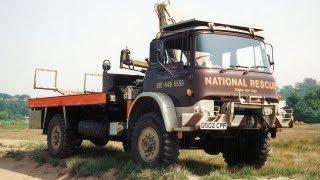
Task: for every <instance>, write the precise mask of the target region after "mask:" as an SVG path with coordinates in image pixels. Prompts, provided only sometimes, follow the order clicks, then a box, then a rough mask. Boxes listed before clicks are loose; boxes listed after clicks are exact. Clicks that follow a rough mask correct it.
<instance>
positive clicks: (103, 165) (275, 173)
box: [0, 124, 320, 179]
mask: <svg viewBox="0 0 320 180" xmlns="http://www.w3.org/2000/svg"><path fill="white" fill-rule="evenodd" d="M0 139H3V141H9V142H10V141H13V142H15V141H17V140H25V141H23V142H20V141H19V143H12V144H10V143H9V144H8V143H1V141H0V153H1V158H14V159H21V158H26V157H27V158H30V159H32V160H33V161H34V162H36V163H38V164H39V165H42V164H50V165H51V166H56V167H60V168H61V172H62V173H61V174H66V173H68V174H70V175H71V176H75V177H82V176H97V177H99V176H101V175H105V174H108V175H109V176H112V177H114V178H129V179H135V178H142V179H154V178H156V179H192V178H200V179H231V178H245V179H257V178H267V179H268V178H278V177H288V178H295V179H320V124H315V125H296V126H295V127H294V128H293V129H284V130H282V132H280V133H278V137H277V138H276V139H272V140H271V141H270V143H271V152H270V156H269V158H268V161H267V163H266V165H265V166H264V167H263V168H262V169H260V170H255V169H251V168H249V167H247V168H242V169H240V170H237V171H229V170H228V169H227V167H226V164H225V163H224V160H223V158H222V155H221V154H219V155H217V156H210V155H207V154H206V153H205V152H204V151H202V150H181V151H180V156H179V159H180V160H179V162H178V164H177V165H174V166H170V167H164V168H160V167H159V168H154V169H141V168H139V167H137V166H136V165H135V164H134V163H133V162H132V161H131V160H130V158H129V156H128V155H127V154H126V153H124V152H123V150H122V146H121V143H117V142H109V143H108V145H107V147H106V148H95V147H94V146H93V145H92V144H91V143H90V142H88V141H84V142H83V144H82V147H81V148H79V149H78V152H77V153H76V155H75V156H73V157H71V158H67V159H65V160H55V159H52V158H50V157H49V155H48V153H47V151H46V144H45V142H44V140H45V136H42V135H41V132H40V131H39V130H29V129H27V126H20V125H8V126H2V125H1V124H0Z"/></svg>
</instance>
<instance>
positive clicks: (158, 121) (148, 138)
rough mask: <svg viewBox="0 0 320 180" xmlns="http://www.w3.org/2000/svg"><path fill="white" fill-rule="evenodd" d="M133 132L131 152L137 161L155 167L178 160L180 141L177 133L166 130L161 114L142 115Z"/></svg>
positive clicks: (142, 164) (143, 165) (144, 165)
mask: <svg viewBox="0 0 320 180" xmlns="http://www.w3.org/2000/svg"><path fill="white" fill-rule="evenodd" d="M131 132H132V133H131V141H130V143H131V145H130V147H131V148H130V154H131V157H132V159H133V161H134V162H135V163H137V164H139V165H141V166H142V167H154V166H157V165H170V164H173V163H175V162H177V160H178V156H179V141H178V139H177V137H176V136H175V134H173V133H168V132H167V131H166V129H165V127H164V124H163V119H162V116H161V115H160V114H157V113H147V114H144V115H142V116H141V117H140V118H139V119H138V120H137V121H136V122H135V124H134V125H133V129H132V131H131Z"/></svg>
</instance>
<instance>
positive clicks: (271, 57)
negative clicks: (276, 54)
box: [265, 43, 274, 66]
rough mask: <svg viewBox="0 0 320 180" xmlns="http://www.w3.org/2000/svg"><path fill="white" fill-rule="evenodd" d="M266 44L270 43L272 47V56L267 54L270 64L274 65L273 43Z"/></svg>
mask: <svg viewBox="0 0 320 180" xmlns="http://www.w3.org/2000/svg"><path fill="white" fill-rule="evenodd" d="M265 44H266V45H268V46H269V47H270V50H271V56H270V55H269V54H267V57H268V61H269V64H270V66H274V58H273V46H272V44H268V43H265Z"/></svg>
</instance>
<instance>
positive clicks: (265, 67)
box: [251, 66, 268, 69]
mask: <svg viewBox="0 0 320 180" xmlns="http://www.w3.org/2000/svg"><path fill="white" fill-rule="evenodd" d="M251 68H264V69H267V68H268V67H267V66H251Z"/></svg>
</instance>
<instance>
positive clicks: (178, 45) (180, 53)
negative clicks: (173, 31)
mask: <svg viewBox="0 0 320 180" xmlns="http://www.w3.org/2000/svg"><path fill="white" fill-rule="evenodd" d="M163 51H164V52H163V55H164V57H163V64H171V63H179V62H181V61H182V62H183V64H184V65H188V62H189V61H188V60H189V59H190V47H189V42H188V39H187V38H186V37H179V38H174V39H169V40H167V41H164V47H163Z"/></svg>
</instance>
